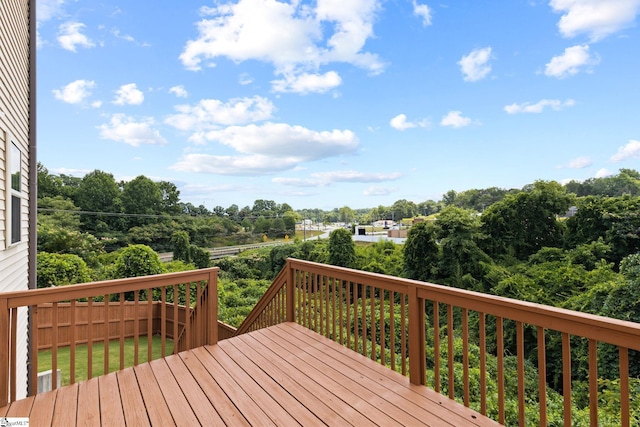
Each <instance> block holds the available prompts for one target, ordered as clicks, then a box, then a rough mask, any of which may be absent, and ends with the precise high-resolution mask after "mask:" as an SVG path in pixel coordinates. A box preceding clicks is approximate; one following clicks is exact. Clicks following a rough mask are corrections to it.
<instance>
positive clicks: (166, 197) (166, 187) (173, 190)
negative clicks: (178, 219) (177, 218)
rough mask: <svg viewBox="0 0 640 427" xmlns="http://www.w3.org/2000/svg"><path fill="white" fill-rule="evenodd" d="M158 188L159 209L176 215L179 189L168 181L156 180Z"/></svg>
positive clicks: (178, 204) (178, 207) (178, 209)
mask: <svg viewBox="0 0 640 427" xmlns="http://www.w3.org/2000/svg"><path fill="white" fill-rule="evenodd" d="M158 188H159V189H160V194H161V197H162V209H161V211H162V212H163V213H165V214H168V215H178V214H179V213H180V211H181V209H180V191H178V188H177V187H176V185H175V184H174V183H172V182H169V181H160V182H158Z"/></svg>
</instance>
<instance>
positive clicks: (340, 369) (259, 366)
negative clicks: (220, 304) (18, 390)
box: [0, 323, 497, 426]
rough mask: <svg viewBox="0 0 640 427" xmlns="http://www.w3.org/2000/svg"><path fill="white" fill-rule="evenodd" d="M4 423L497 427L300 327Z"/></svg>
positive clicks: (15, 411) (49, 398)
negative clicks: (15, 421)
mask: <svg viewBox="0 0 640 427" xmlns="http://www.w3.org/2000/svg"><path fill="white" fill-rule="evenodd" d="M3 416H7V417H29V418H30V425H31V426H41V425H56V426H57V425H60V426H73V425H83V426H85V425H87V426H89V425H96V426H97V425H104V426H116V425H125V424H126V425H135V426H138V425H141V426H142V425H161V426H165V425H171V424H175V425H184V426H195V425H233V426H235V425H260V426H263V425H276V426H289V425H337V426H345V425H355V426H368V425H382V426H389V425H410V426H417V425H427V426H467V425H471V426H476V425H480V426H487V425H497V423H495V422H494V421H492V420H490V419H488V418H486V417H484V416H482V415H480V414H478V413H476V412H474V411H472V410H470V409H468V408H465V407H464V406H462V405H460V404H458V403H456V402H454V401H452V400H449V399H448V398H447V397H445V396H442V395H440V394H439V393H436V392H434V391H433V390H430V389H428V388H427V387H424V386H416V385H412V384H410V383H409V380H408V379H407V378H406V377H403V376H402V375H400V374H398V373H396V372H393V371H391V370H389V369H387V368H384V367H383V366H381V365H379V364H377V363H375V362H373V361H372V360H370V359H367V358H365V357H364V356H361V355H359V354H357V353H355V352H353V351H351V350H348V349H346V348H344V347H342V346H340V345H339V344H336V343H334V342H333V341H330V340H329V339H327V338H324V337H322V336H321V335H318V334H316V333H314V332H312V331H310V330H308V329H306V328H304V327H302V326H299V325H297V324H294V323H283V324H279V325H276V326H272V327H269V328H266V329H261V330H257V331H254V332H251V333H248V334H244V335H241V336H238V337H234V338H230V339H228V340H224V341H221V342H219V343H218V344H216V345H212V346H206V347H199V348H196V349H193V350H189V351H185V352H182V353H179V354H178V355H172V356H169V357H167V358H164V359H159V360H155V361H153V362H151V363H145V364H142V365H138V366H136V367H134V368H129V369H125V370H122V371H119V372H114V373H112V374H109V375H106V376H101V377H97V378H93V379H91V380H89V381H85V382H82V383H77V384H74V385H71V386H67V387H63V388H61V389H59V390H55V391H52V392H48V393H43V394H39V395H37V396H35V397H29V398H27V399H23V400H19V401H16V402H13V403H12V404H11V405H10V406H8V407H5V408H1V409H0V417H3ZM125 420H126V422H125Z"/></svg>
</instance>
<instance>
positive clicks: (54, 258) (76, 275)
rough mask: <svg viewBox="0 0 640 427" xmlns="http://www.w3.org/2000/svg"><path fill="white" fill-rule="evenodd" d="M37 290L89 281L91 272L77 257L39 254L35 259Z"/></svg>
mask: <svg viewBox="0 0 640 427" xmlns="http://www.w3.org/2000/svg"><path fill="white" fill-rule="evenodd" d="M37 263H38V265H37V275H38V288H48V287H51V286H64V285H72V284H74V283H86V282H90V281H91V271H90V270H89V267H87V264H86V263H85V262H84V261H83V260H82V258H80V257H79V256H77V255H73V254H52V253H47V252H40V253H39V254H38V259H37Z"/></svg>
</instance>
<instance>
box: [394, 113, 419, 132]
mask: <svg viewBox="0 0 640 427" xmlns="http://www.w3.org/2000/svg"><path fill="white" fill-rule="evenodd" d="M389 124H390V125H391V127H392V128H394V129H398V130H405V129H410V128H414V127H416V125H415V123H411V122H407V116H406V115H404V114H398V115H397V116H395V117H394V118H393V119H391V121H390V122H389Z"/></svg>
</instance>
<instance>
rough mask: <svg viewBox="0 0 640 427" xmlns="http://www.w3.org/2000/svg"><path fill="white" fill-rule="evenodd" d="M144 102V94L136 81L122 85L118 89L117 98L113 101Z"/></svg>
mask: <svg viewBox="0 0 640 427" xmlns="http://www.w3.org/2000/svg"><path fill="white" fill-rule="evenodd" d="M143 102H144V94H143V93H142V91H140V90H139V89H138V88H137V87H136V84H135V83H129V84H126V85H122V86H120V89H118V90H117V91H116V99H115V100H114V101H113V103H114V104H116V105H127V104H129V105H140V104H142V103H143Z"/></svg>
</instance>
